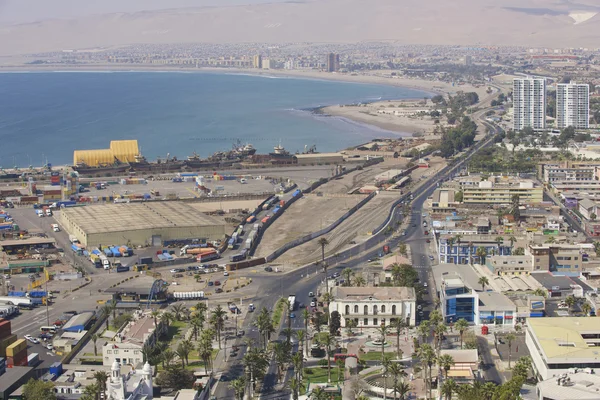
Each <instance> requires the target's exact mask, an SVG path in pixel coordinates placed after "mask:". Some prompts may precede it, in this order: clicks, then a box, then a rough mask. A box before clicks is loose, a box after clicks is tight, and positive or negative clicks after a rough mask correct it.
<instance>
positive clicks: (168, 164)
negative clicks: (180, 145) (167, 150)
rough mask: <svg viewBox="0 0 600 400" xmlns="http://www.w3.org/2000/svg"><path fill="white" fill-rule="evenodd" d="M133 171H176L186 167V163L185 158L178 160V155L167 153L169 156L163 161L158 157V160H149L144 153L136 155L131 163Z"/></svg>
mask: <svg viewBox="0 0 600 400" xmlns="http://www.w3.org/2000/svg"><path fill="white" fill-rule="evenodd" d="M129 165H130V167H131V169H132V170H133V171H136V172H137V171H139V172H175V171H180V170H181V169H182V168H185V166H186V163H185V161H183V160H178V159H177V157H173V158H171V157H170V154H167V158H166V159H165V160H164V161H163V160H162V159H161V158H158V159H157V160H156V162H149V161H148V160H147V159H146V157H144V156H143V155H142V153H140V154H138V155H136V156H135V161H133V162H130V163H129Z"/></svg>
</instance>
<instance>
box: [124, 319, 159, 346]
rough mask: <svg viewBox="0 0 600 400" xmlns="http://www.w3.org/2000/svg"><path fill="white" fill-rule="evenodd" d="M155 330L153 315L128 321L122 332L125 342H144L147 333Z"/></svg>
mask: <svg viewBox="0 0 600 400" xmlns="http://www.w3.org/2000/svg"><path fill="white" fill-rule="evenodd" d="M152 332H154V319H153V318H152V317H141V318H140V319H138V320H135V321H131V322H130V323H128V324H127V325H126V326H125V328H124V329H123V331H122V332H121V333H122V334H123V336H124V338H123V341H124V342H135V343H144V338H145V337H146V335H148V334H150V333H152Z"/></svg>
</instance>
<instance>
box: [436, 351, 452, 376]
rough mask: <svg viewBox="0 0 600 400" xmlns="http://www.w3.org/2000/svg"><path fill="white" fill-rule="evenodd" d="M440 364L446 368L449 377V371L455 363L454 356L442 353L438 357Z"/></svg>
mask: <svg viewBox="0 0 600 400" xmlns="http://www.w3.org/2000/svg"><path fill="white" fill-rule="evenodd" d="M438 365H439V366H440V367H442V369H443V370H444V376H445V377H446V379H448V371H450V368H452V366H453V365H454V358H453V357H452V356H451V355H450V354H442V355H441V356H439V357H438Z"/></svg>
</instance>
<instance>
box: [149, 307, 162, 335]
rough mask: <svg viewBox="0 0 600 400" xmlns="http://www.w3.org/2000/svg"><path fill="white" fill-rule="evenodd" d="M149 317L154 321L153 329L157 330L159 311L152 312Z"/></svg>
mask: <svg viewBox="0 0 600 400" xmlns="http://www.w3.org/2000/svg"><path fill="white" fill-rule="evenodd" d="M150 316H151V317H152V319H153V320H154V329H156V330H158V317H160V311H158V310H152V312H151V313H150Z"/></svg>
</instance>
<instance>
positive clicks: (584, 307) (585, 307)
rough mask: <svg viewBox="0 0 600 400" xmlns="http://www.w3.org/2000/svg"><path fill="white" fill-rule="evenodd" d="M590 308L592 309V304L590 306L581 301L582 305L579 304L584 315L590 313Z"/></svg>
mask: <svg viewBox="0 0 600 400" xmlns="http://www.w3.org/2000/svg"><path fill="white" fill-rule="evenodd" d="M591 310H592V306H590V305H589V304H588V303H583V305H582V306H581V311H583V314H584V315H585V316H586V317H587V316H589V315H590V311H591Z"/></svg>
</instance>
